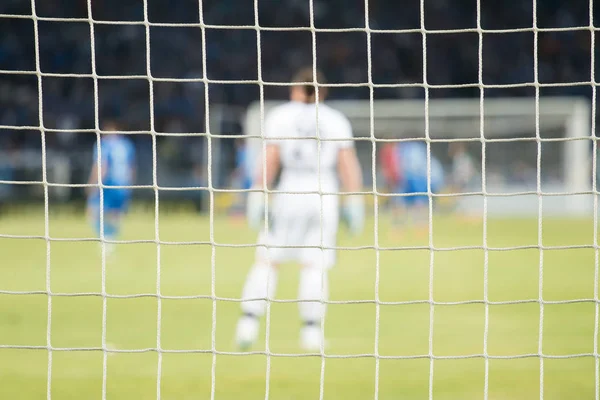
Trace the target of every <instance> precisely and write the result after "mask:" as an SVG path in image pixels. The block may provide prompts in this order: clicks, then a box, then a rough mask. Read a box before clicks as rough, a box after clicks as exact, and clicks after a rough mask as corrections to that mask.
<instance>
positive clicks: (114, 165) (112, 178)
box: [94, 134, 135, 186]
mask: <svg viewBox="0 0 600 400" xmlns="http://www.w3.org/2000/svg"><path fill="white" fill-rule="evenodd" d="M100 154H101V156H102V169H103V170H104V171H106V174H105V175H104V180H103V182H102V183H103V184H104V185H106V186H130V185H132V184H133V171H134V167H135V148H134V147H133V144H132V143H131V141H130V140H129V139H127V138H125V137H123V136H119V135H115V134H111V135H110V136H105V137H103V138H102V140H101V141H100ZM97 160H98V148H97V147H94V162H95V163H96V162H97Z"/></svg>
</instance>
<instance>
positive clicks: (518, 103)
mask: <svg viewBox="0 0 600 400" xmlns="http://www.w3.org/2000/svg"><path fill="white" fill-rule="evenodd" d="M279 103H280V102H277V101H265V102H264V109H263V110H264V112H265V113H267V112H268V110H269V109H271V108H272V107H273V106H275V105H277V104H279ZM328 104H329V105H330V106H332V107H334V108H336V109H338V110H340V111H342V112H343V113H344V114H345V115H347V116H348V118H349V119H350V121H351V123H352V126H353V130H354V135H355V137H358V138H362V140H359V141H357V144H358V143H364V144H365V146H368V147H369V151H364V152H361V155H362V156H363V157H361V158H363V159H364V158H368V157H370V156H371V150H372V143H379V142H385V141H389V140H406V139H413V138H422V139H425V138H426V136H427V137H428V138H429V141H430V143H432V147H433V146H435V145H436V143H439V144H443V143H445V144H447V143H449V142H452V141H465V142H472V144H474V145H476V146H477V147H475V148H476V149H479V150H478V152H479V154H476V157H475V158H479V159H480V160H479V162H480V163H481V165H480V170H481V171H482V173H483V172H485V171H486V170H488V172H487V174H488V175H489V174H490V172H489V161H486V158H485V157H482V152H483V151H484V149H486V148H487V150H486V151H487V152H490V151H494V149H493V148H492V147H490V145H491V144H494V143H503V144H505V145H507V146H509V150H508V152H509V153H513V152H512V151H510V149H511V148H514V149H515V150H517V149H518V148H519V147H522V146H523V144H524V143H529V144H532V143H533V144H534V145H535V148H534V149H533V151H530V153H532V154H530V155H531V156H532V157H533V158H534V159H535V158H536V157H537V154H536V153H537V152H541V151H542V150H541V149H542V146H546V145H547V144H548V145H554V146H557V147H558V148H559V151H558V153H559V154H553V155H552V157H553V158H552V159H549V158H546V157H544V156H543V155H542V156H541V163H540V167H541V168H540V169H541V171H536V174H537V179H535V178H534V181H533V182H532V185H529V186H528V185H525V184H523V183H514V182H510V181H509V180H508V181H504V182H495V181H494V180H493V179H489V177H486V178H487V179H485V181H486V182H487V183H486V185H485V187H480V188H479V189H478V190H476V191H469V193H468V195H464V196H460V197H459V201H460V202H463V203H465V206H466V207H467V208H469V209H470V210H472V211H474V212H480V211H482V210H481V208H482V207H481V201H479V200H478V197H479V198H481V196H482V195H485V196H489V199H488V207H487V213H488V214H490V215H503V216H511V215H513V216H536V215H538V198H539V196H544V215H556V216H582V215H590V214H589V213H590V212H591V208H592V206H593V196H592V162H591V148H592V145H591V140H593V138H594V137H595V136H594V135H592V132H591V107H590V104H589V101H588V100H587V99H583V98H576V97H546V98H540V99H539V102H537V103H536V99H535V98H491V99H486V100H485V101H484V102H481V101H480V100H479V99H476V98H474V99H430V100H428V101H427V102H425V101H424V100H422V99H417V100H375V101H374V102H373V106H372V111H371V105H370V102H369V100H332V101H330V102H328ZM371 112H372V113H373V115H372V117H373V132H371ZM426 119H427V120H428V124H427V126H426V123H425V121H426ZM547 132H553V136H551V137H548V135H546V133H547ZM245 134H246V135H247V141H248V146H249V149H250V153H251V154H253V156H252V157H249V158H251V159H256V157H257V156H258V155H259V154H260V150H261V149H262V145H261V139H260V138H261V106H260V102H255V103H253V104H251V105H250V107H249V108H248V110H247V113H246V117H245ZM364 139H367V140H366V141H365V140H364ZM369 139H370V141H369ZM554 153H557V151H555V152H554ZM511 156H512V155H511V154H507V155H506V159H507V161H506V165H503V166H502V165H498V169H503V168H506V169H510V168H511V167H512V165H510V164H511V161H510V160H511V159H510V157H511ZM513 161H514V162H515V163H516V162H520V161H519V160H513ZM557 163H560V166H559V168H560V173H559V175H560V177H558V179H555V180H554V181H553V182H550V183H547V184H546V183H544V184H542V183H541V182H540V181H541V178H540V175H543V172H544V169H545V165H550V164H557ZM362 164H363V168H365V169H367V170H369V169H370V168H371V165H372V164H371V162H370V161H368V162H367V160H365V162H363V163H362ZM486 164H487V165H486ZM535 166H536V165H534V166H533V167H534V168H535ZM554 167H558V166H557V165H554ZM548 168H549V167H548ZM536 169H537V168H536ZM365 176H366V177H367V178H368V177H370V176H372V174H371V173H370V172H369V173H366V174H365ZM536 180H537V182H536ZM378 188H379V185H378ZM378 192H379V189H378ZM459 195H460V194H457V193H448V194H445V195H442V196H456V197H458V196H459Z"/></svg>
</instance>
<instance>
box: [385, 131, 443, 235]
mask: <svg viewBox="0 0 600 400" xmlns="http://www.w3.org/2000/svg"><path fill="white" fill-rule="evenodd" d="M381 162H382V167H383V172H384V176H385V177H386V180H387V184H388V186H389V187H390V188H391V189H392V192H393V193H397V194H402V195H403V196H394V197H392V200H391V201H392V212H393V222H394V224H395V225H396V227H398V226H399V225H401V224H402V223H408V222H411V221H412V222H413V224H414V225H415V227H416V228H418V229H426V228H427V216H428V211H429V196H428V195H427V192H428V188H427V185H428V182H427V181H428V178H427V175H428V174H427V145H426V144H425V142H423V141H407V142H397V143H387V144H385V145H384V147H383V149H382V159H381ZM430 163H431V174H430V185H431V192H432V193H436V192H438V191H439V190H440V189H441V188H442V185H443V183H444V173H443V170H442V166H441V164H440V162H439V160H437V159H436V158H435V157H433V156H431V157H430Z"/></svg>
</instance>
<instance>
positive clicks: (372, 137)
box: [0, 0, 600, 399]
mask: <svg viewBox="0 0 600 400" xmlns="http://www.w3.org/2000/svg"><path fill="white" fill-rule="evenodd" d="M31 4H32V7H31V8H32V13H31V15H15V14H0V20H7V19H29V20H32V21H33V28H34V39H35V70H0V75H31V76H35V77H36V79H37V87H38V93H39V107H38V112H39V116H38V118H39V125H0V129H10V130H39V131H40V132H41V160H42V161H41V167H42V168H41V170H42V174H41V180H31V181H21V180H2V181H0V184H7V185H8V184H11V185H24V184H26V185H32V184H33V185H41V186H42V187H43V197H44V234H43V235H13V234H5V233H1V234H0V239H41V240H43V241H45V246H46V282H45V289H44V290H38V291H34V290H31V291H16V290H0V294H1V295H12V296H14V295H35V294H38V295H45V296H46V297H47V302H48V303H47V330H46V344H45V345H40V346H34V345H13V344H10V343H0V349H37V350H45V351H47V352H48V368H47V398H48V399H51V398H52V385H53V378H52V377H53V375H52V373H53V355H54V354H55V353H56V352H64V351H66V352H78V351H99V352H102V354H103V363H102V365H103V371H102V398H103V399H105V398H107V376H108V356H109V354H111V353H145V352H155V353H157V356H158V363H157V365H158V367H157V382H156V398H157V399H159V398H161V379H162V376H163V373H162V365H163V355H164V354H170V353H204V354H210V355H212V366H211V392H210V393H211V394H210V398H211V399H214V398H216V397H217V396H216V385H217V382H216V380H217V361H218V356H221V355H242V354H243V355H264V356H266V360H267V361H266V380H265V399H266V398H269V397H270V392H271V386H270V385H271V368H272V358H273V357H315V356H316V357H320V358H321V366H320V384H319V398H320V399H323V398H326V397H327V396H325V391H324V388H325V377H326V372H327V361H328V360H331V359H354V358H372V359H374V361H375V385H374V387H375V392H374V394H373V396H374V398H375V399H378V398H380V395H379V388H380V384H379V380H380V363H381V360H390V359H425V360H429V378H428V397H429V398H430V399H432V398H433V397H434V378H435V371H436V368H435V366H436V364H437V361H438V360H445V359H475V358H476V359H483V360H484V362H485V371H484V392H483V397H484V398H485V399H487V398H489V394H488V392H489V381H490V372H489V371H490V360H495V359H520V358H537V359H539V397H540V399H541V398H543V397H544V388H545V384H544V378H545V361H546V360H548V359H565V358H583V357H592V358H593V359H594V363H595V372H594V376H595V383H594V388H595V389H594V393H595V398H596V399H599V398H600V392H599V388H600V385H599V377H600V373H599V367H600V362H599V358H598V325H599V322H600V321H599V303H598V280H599V274H598V270H599V267H598V265H599V264H598V260H599V257H598V255H599V253H598V245H597V239H598V231H597V220H598V211H597V209H598V200H597V196H596V193H597V186H596V178H597V175H596V165H597V159H596V156H595V155H596V150H597V143H596V136H595V130H596V120H595V113H592V121H591V124H592V128H591V132H592V138H591V139H592V140H591V142H592V146H593V157H592V163H593V166H592V174H593V177H592V178H593V179H592V193H593V194H594V196H593V197H594V205H593V244H592V245H560V246H556V245H552V246H549V245H545V244H544V237H543V223H542V221H543V219H544V214H543V196H541V193H542V191H543V190H542V189H543V178H544V177H543V173H546V172H549V173H552V170H550V171H548V169H549V168H550V169H551V168H552V167H556V166H557V165H560V163H561V162H560V160H558V161H556V165H554V166H552V165H549V166H546V164H544V166H543V165H542V143H543V140H542V135H541V132H540V119H539V115H540V109H539V103H540V92H541V90H542V89H544V88H556V87H561V86H569V87H576V86H588V87H589V86H591V89H592V110H595V109H596V82H595V75H594V71H595V57H594V55H595V53H594V45H595V33H596V30H597V29H596V27H595V26H594V20H593V13H594V4H593V1H592V0H590V2H589V25H586V26H569V27H564V28H540V27H538V23H537V19H536V14H537V11H536V6H537V2H536V1H535V0H534V1H533V20H532V21H531V27H525V28H511V29H494V30H491V29H484V28H483V27H482V23H481V20H482V17H481V0H477V7H476V21H477V23H476V27H474V28H464V29H439V30H432V29H427V27H426V24H425V1H424V0H420V3H419V8H420V27H419V28H416V29H393V30H392V29H385V30H383V29H376V28H373V27H371V26H370V17H369V9H370V6H369V0H365V1H364V9H365V21H364V26H357V27H352V28H335V29H334V28H327V29H324V28H317V27H316V26H315V15H314V13H315V4H314V1H313V0H309V21H310V25H309V26H307V27H293V28H277V27H265V26H261V25H260V21H259V0H254V24H253V25H211V24H207V23H205V22H204V15H203V7H202V2H200V4H199V7H198V10H199V23H156V22H151V21H150V20H149V18H148V1H147V0H144V1H143V10H144V13H143V14H144V19H143V21H101V20H95V19H93V18H92V17H91V15H92V0H87V12H88V15H90V17H88V18H54V17H52V18H51V17H41V16H38V15H37V14H36V11H35V10H36V2H35V1H34V0H32V2H31ZM41 22H57V23H63V22H64V23H68V22H82V23H87V24H89V30H90V37H91V67H92V71H91V73H90V74H85V73H82V74H70V73H49V72H44V71H42V69H41V66H40V34H39V28H38V27H39V24H40V23H41ZM103 25H135V26H141V27H143V28H144V29H145V39H146V43H145V46H146V48H145V51H146V59H147V60H151V59H152V58H153V57H156V55H154V54H151V52H150V49H151V46H150V28H151V27H189V28H196V29H200V30H201V31H202V46H201V53H202V60H203V65H202V67H203V73H202V76H201V77H197V78H164V77H156V76H153V72H152V70H151V66H150V62H148V63H147V70H146V73H145V74H142V75H127V76H124V75H110V76H107V75H99V74H98V73H97V71H96V49H95V41H94V37H95V32H94V31H95V28H96V27H98V26H103ZM209 29H227V30H249V31H255V32H256V42H257V51H258V54H257V59H258V71H257V72H258V75H257V79H239V80H215V79H210V78H209V77H208V76H207V73H206V71H207V64H206V60H207V43H206V31H207V30H209ZM284 31H306V32H310V34H311V37H312V64H313V66H314V67H316V66H317V61H318V60H317V38H316V35H317V33H344V32H362V33H365V34H366V38H367V47H366V51H367V58H366V60H367V78H368V79H367V81H366V82H361V83H333V84H328V85H326V86H328V87H331V88H337V87H366V88H368V93H369V107H370V110H369V115H370V118H369V135H368V137H367V138H366V140H367V141H368V143H369V144H370V147H371V163H372V165H371V174H372V176H371V181H372V187H371V188H370V189H369V190H368V194H374V195H375V196H374V204H373V215H374V229H373V233H372V235H373V245H360V246H339V247H336V249H338V250H361V249H363V250H365V249H370V250H374V251H375V264H374V269H375V287H374V297H373V299H367V300H329V301H327V302H326V303H327V304H332V305H334V304H373V305H374V306H375V321H361V322H362V323H365V324H370V323H374V324H375V336H374V337H375V341H374V343H373V351H372V352H369V353H364V354H348V355H342V354H331V353H328V352H327V351H326V349H325V348H324V347H322V348H321V350H320V351H319V352H317V353H314V354H289V353H278V352H274V351H272V350H271V349H270V342H269V341H270V333H269V332H270V326H271V304H272V303H297V302H298V301H297V300H283V299H268V300H269V301H268V302H267V311H266V342H265V350H264V351H251V352H247V353H238V352H228V351H221V350H218V347H217V325H218V321H219V319H218V315H217V303H218V302H240V299H239V298H232V297H225V296H218V295H217V292H216V276H217V269H218V263H217V259H216V250H217V249H218V248H235V247H253V246H254V245H236V244H230V243H220V242H218V241H217V240H216V239H215V232H214V229H215V223H216V222H215V208H214V207H215V206H214V205H215V194H217V193H219V192H228V191H229V190H227V189H219V188H217V187H215V184H214V182H213V178H212V177H213V174H212V170H211V169H212V166H213V155H214V154H213V153H214V151H213V143H214V141H215V140H217V139H220V138H226V137H230V135H224V134H220V133H219V132H213V131H211V129H210V126H211V124H210V123H207V124H206V132H205V133H202V134H200V135H203V136H205V137H206V138H207V146H208V149H207V154H208V160H207V169H208V171H207V177H208V180H207V184H206V186H192V187H185V188H184V187H163V186H159V183H158V177H157V157H158V156H157V154H158V153H157V137H158V136H180V135H193V134H179V133H165V132H157V129H156V123H155V116H154V113H153V112H152V110H154V98H155V95H154V91H153V90H154V89H153V88H154V84H155V83H157V82H178V83H182V82H188V83H202V84H204V97H205V103H206V104H209V100H210V98H209V85H210V84H236V83H237V84H256V85H258V87H259V96H260V103H261V105H260V107H261V126H262V125H263V122H264V114H265V108H264V102H265V87H269V86H278V87H279V86H291V85H292V84H291V83H290V82H274V81H266V80H264V79H263V74H262V67H261V61H260V60H261V51H262V45H261V35H262V34H264V33H265V32H284ZM577 31H586V32H587V31H589V32H590V37H591V49H592V51H591V54H590V56H591V68H590V71H591V77H590V80H589V81H576V82H566V83H544V82H540V78H539V73H538V71H539V60H538V42H539V40H538V36H539V34H540V33H552V32H577ZM520 32H530V33H532V34H533V37H534V40H533V45H534V49H533V61H534V66H533V74H534V75H533V81H532V82H525V83H513V84H485V83H484V77H483V63H484V55H483V42H484V36H486V35H497V34H508V33H520ZM380 33H387V34H419V35H421V36H422V82H421V83H375V82H374V81H373V78H372V76H373V65H372V60H373V57H372V47H371V42H372V39H371V36H372V35H374V34H380ZM455 33H461V34H462V33H472V34H476V35H477V36H478V53H477V71H478V74H477V76H478V81H477V82H475V83H465V84H452V85H449V84H432V83H429V81H428V78H429V77H428V73H427V71H428V56H427V50H428V44H427V42H428V39H429V38H431V37H432V36H436V35H445V34H455ZM48 78H90V79H92V80H93V88H94V128H92V129H78V130H75V131H77V132H81V133H85V132H88V133H95V134H96V135H97V137H98V138H99V136H100V134H99V132H100V123H99V100H98V85H99V82H100V81H102V80H121V79H144V80H147V81H148V83H149V88H150V89H149V90H150V94H149V102H150V110H151V113H150V121H149V122H150V129H149V132H148V131H145V130H140V131H131V132H129V133H130V134H149V135H150V136H151V137H152V183H151V184H150V185H136V188H137V189H140V188H145V189H150V190H152V191H153V192H154V238H153V239H151V240H127V241H118V242H116V241H115V242H114V243H151V244H154V245H155V246H156V265H157V270H156V276H157V279H156V290H155V292H152V293H136V294H129V295H117V294H111V293H109V292H108V291H107V288H106V252H105V246H104V244H106V243H111V241H109V240H106V239H105V238H104V232H101V242H102V243H103V252H102V285H101V291H100V292H85V293H84V292H80V293H61V292H58V291H53V290H52V285H51V266H52V263H51V254H52V253H51V249H52V244H53V243H56V242H72V241H97V240H98V239H97V238H78V239H75V238H59V237H53V236H51V234H50V223H49V194H48V191H49V189H50V188H52V187H86V186H88V185H85V184H63V183H54V182H49V180H48V174H47V170H48V164H47V152H46V138H47V135H48V134H49V133H53V132H73V131H74V130H73V129H68V130H66V129H54V128H47V127H46V126H44V122H43V121H44V103H43V84H42V83H43V81H44V79H48ZM315 79H316V76H315ZM319 86H321V87H322V85H318V86H317V91H318V90H319ZM413 87H417V88H421V89H423V90H424V102H425V103H424V104H425V119H424V138H425V140H426V142H427V148H428V166H429V172H431V170H430V168H431V154H432V147H433V144H432V143H433V141H432V138H431V136H430V125H429V121H430V117H429V101H430V91H432V90H437V89H464V88H474V89H477V90H478V92H479V102H480V103H479V104H480V108H479V139H480V145H479V144H473V143H472V145H473V146H472V148H471V150H472V151H473V152H474V153H473V154H475V153H478V154H479V159H480V171H481V192H482V193H483V231H482V235H483V242H482V245H480V246H479V245H478V246H459V245H457V246H452V247H439V246H436V244H435V242H434V219H433V215H434V211H433V202H431V201H430V202H429V220H428V238H427V244H426V245H424V246H394V247H389V246H387V247H386V246H384V245H381V244H380V238H379V232H380V226H379V224H380V220H381V217H380V200H379V198H380V196H381V197H383V196H385V193H381V192H380V190H379V189H378V185H377V174H376V171H377V161H376V160H377V144H378V143H379V142H380V140H378V139H377V137H376V134H375V124H376V121H375V117H374V115H375V112H374V103H375V90H376V89H379V88H387V89H401V88H413ZM520 87H533V88H534V90H535V104H536V118H535V132H534V134H535V141H534V142H528V144H529V145H531V146H533V145H534V143H535V151H536V160H535V165H532V166H530V167H532V169H535V172H536V177H535V182H536V187H535V193H536V194H537V198H538V213H537V243H536V244H533V245H524V246H504V247H502V246H496V247H493V246H490V245H489V244H488V217H487V216H488V197H489V196H488V176H489V174H488V172H490V171H488V170H487V168H488V166H489V165H490V164H489V162H488V160H487V154H489V152H488V150H487V146H488V143H490V142H493V140H490V139H488V138H487V137H486V133H485V129H484V128H485V120H486V115H485V112H484V110H485V108H484V98H485V92H486V90H489V89H499V88H503V89H506V88H520ZM205 119H206V121H207V122H208V121H210V119H211V113H210V108H209V107H206V109H205ZM567 140H573V139H567V138H561V139H558V138H556V141H557V142H562V141H567ZM98 143H99V141H98ZM559 144H560V143H558V144H557V146H558V145H559ZM319 146H320V142H319ZM98 150H100V145H99V144H98ZM513 150H514V147H506V149H505V150H504V151H505V153H506V157H505V156H499V158H500V159H502V160H506V159H507V158H509V157H515V158H518V154H517V153H515V152H514V151H513ZM319 151H320V147H319ZM501 151H502V150H501ZM556 153H559V151H556ZM557 157H558V156H557ZM496 165H499V164H496ZM556 168H557V167H556ZM100 178H101V177H100V173H99V175H98V179H99V181H100V180H101V179H100ZM169 190H172V191H184V190H206V191H207V192H208V194H209V197H210V199H209V200H210V201H209V205H210V206H209V207H210V208H209V216H210V217H209V218H210V219H209V224H210V234H209V240H208V241H166V240H162V239H161V235H160V224H159V191H169ZM428 192H429V196H430V197H431V196H432V194H431V182H428ZM100 193H102V192H100ZM102 201H103V200H102V196H101V202H102ZM267 205H268V204H267ZM101 215H102V214H101ZM267 215H268V214H267ZM321 217H322V216H321ZM102 218H103V216H102V217H101V221H102ZM100 226H103V223H102V222H101V223H100ZM265 226H266V227H268V218H267V220H266V221H265ZM164 245H181V246H184V245H208V246H210V247H211V260H210V262H211V286H210V287H211V289H210V295H190V296H169V295H164V294H162V292H161V273H162V270H161V247H162V246H164ZM323 248H325V247H323ZM577 248H588V249H593V251H594V284H593V297H592V298H577V299H571V300H547V299H544V261H545V258H546V257H550V255H548V252H547V250H548V249H553V250H555V249H577ZM419 249H421V250H428V251H429V272H428V276H429V284H428V298H427V299H423V300H410V301H383V300H381V298H380V282H381V274H380V253H381V252H382V251H389V250H407V251H408V250H419ZM473 249H477V250H482V251H483V255H484V258H483V265H482V268H483V298H482V299H472V300H465V301H436V291H435V286H434V275H435V272H436V270H435V268H434V266H435V257H436V254H438V253H439V252H454V251H459V250H473ZM523 249H535V250H539V277H538V282H539V287H538V289H539V291H538V296H537V297H536V298H529V299H519V300H510V301H492V300H490V298H489V254H490V252H491V251H514V250H523ZM82 296H83V297H100V298H101V299H102V341H101V347H57V346H54V345H53V340H52V339H53V338H52V334H51V333H52V315H53V299H55V298H59V297H82ZM144 297H148V298H155V299H156V300H157V304H158V306H157V317H156V318H157V327H158V329H157V331H156V344H155V346H153V347H148V348H132V349H114V348H110V346H109V344H108V343H107V315H108V314H109V312H110V310H109V308H108V300H109V299H127V298H144ZM167 299H206V300H210V301H212V328H211V347H210V348H209V349H183V350H172V349H165V348H163V345H162V342H161V331H162V329H161V327H162V324H163V322H162V302H163V300H167ZM527 303H532V304H539V307H540V309H539V333H538V340H537V342H538V349H537V352H535V353H528V354H513V355H492V354H490V353H489V351H488V343H489V329H490V328H489V326H490V307H491V306H494V305H509V304H527ZM573 303H591V304H594V307H595V316H594V340H593V351H592V352H589V353H577V354H564V355H553V354H548V353H547V352H545V351H544V347H543V343H544V321H545V318H544V312H545V307H546V306H547V305H550V304H573ZM411 304H413V305H414V304H425V305H429V315H428V318H429V329H428V352H427V353H426V354H419V355H411V356H402V355H382V354H380V341H379V340H380V315H381V307H382V306H400V305H411ZM465 304H481V305H483V306H484V308H485V311H484V329H483V348H482V351H481V353H477V354H467V355H455V356H453V355H437V354H436V352H435V351H434V326H435V317H436V310H437V309H438V307H440V306H452V305H465ZM322 326H323V327H324V326H325V324H324V323H323V324H322ZM323 329H324V328H323Z"/></svg>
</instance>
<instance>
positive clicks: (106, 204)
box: [88, 189, 129, 255]
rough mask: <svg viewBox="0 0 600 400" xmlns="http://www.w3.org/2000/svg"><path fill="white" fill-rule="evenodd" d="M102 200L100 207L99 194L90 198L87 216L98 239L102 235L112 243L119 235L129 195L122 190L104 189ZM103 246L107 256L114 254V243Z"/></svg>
mask: <svg viewBox="0 0 600 400" xmlns="http://www.w3.org/2000/svg"><path fill="white" fill-rule="evenodd" d="M102 200H103V201H102V207H101V205H100V195H99V194H97V195H95V196H92V197H91V198H90V200H89V201H88V215H89V217H90V219H91V221H92V224H93V227H94V230H95V231H96V234H97V235H98V237H100V235H101V233H103V234H104V239H105V240H107V241H113V240H115V239H116V238H117V236H118V235H119V233H120V226H121V219H122V215H123V214H125V212H126V211H127V208H128V205H129V194H128V193H127V192H126V191H124V190H119V189H105V190H104V192H103V199H102ZM104 246H105V252H106V254H107V255H111V254H112V253H113V252H114V249H115V245H114V243H105V244H104Z"/></svg>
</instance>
